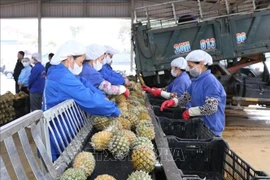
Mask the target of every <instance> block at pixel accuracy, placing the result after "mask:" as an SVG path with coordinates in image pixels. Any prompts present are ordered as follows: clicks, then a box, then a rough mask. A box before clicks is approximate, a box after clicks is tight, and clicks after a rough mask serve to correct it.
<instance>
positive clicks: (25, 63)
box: [22, 62, 30, 67]
mask: <svg viewBox="0 0 270 180" xmlns="http://www.w3.org/2000/svg"><path fill="white" fill-rule="evenodd" d="M22 64H23V67H26V66H29V65H30V62H22Z"/></svg>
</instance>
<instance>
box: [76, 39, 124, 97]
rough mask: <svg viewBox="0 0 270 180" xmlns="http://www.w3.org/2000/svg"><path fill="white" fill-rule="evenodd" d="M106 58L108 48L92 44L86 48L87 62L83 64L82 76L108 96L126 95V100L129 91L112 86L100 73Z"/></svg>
mask: <svg viewBox="0 0 270 180" xmlns="http://www.w3.org/2000/svg"><path fill="white" fill-rule="evenodd" d="M105 57H106V48H105V47H104V46H101V45H98V44H92V45H89V46H87V47H86V58H85V59H86V60H85V61H84V64H83V69H82V72H81V73H80V76H81V77H83V78H85V79H87V80H88V81H89V82H91V83H92V84H93V85H94V87H96V88H98V89H99V90H101V91H104V92H105V93H106V94H108V95H119V94H124V95H125V96H126V98H128V97H129V90H128V89H127V88H126V87H125V86H123V85H119V86H115V85H112V84H111V83H110V82H109V81H106V80H105V79H104V78H103V76H102V75H101V74H100V73H99V72H98V71H99V70H101V68H102V61H103V60H104V58H105Z"/></svg>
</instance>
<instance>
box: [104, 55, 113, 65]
mask: <svg viewBox="0 0 270 180" xmlns="http://www.w3.org/2000/svg"><path fill="white" fill-rule="evenodd" d="M111 62H112V59H111V58H110V56H106V57H105V58H104V59H103V64H110V63H111Z"/></svg>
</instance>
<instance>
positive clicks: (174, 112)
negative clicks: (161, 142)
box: [152, 105, 186, 119]
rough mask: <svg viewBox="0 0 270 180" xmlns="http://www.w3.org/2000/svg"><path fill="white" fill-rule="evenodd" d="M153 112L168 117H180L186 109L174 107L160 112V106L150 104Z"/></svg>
mask: <svg viewBox="0 0 270 180" xmlns="http://www.w3.org/2000/svg"><path fill="white" fill-rule="evenodd" d="M152 107H153V110H154V113H155V115H156V116H163V117H167V118H170V119H181V118H182V114H183V112H184V111H185V110H186V109H183V108H179V107H175V108H167V109H164V110H163V111H162V112H161V111H160V106H157V105H152Z"/></svg>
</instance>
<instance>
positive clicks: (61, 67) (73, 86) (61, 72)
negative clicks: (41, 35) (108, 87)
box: [43, 41, 120, 161]
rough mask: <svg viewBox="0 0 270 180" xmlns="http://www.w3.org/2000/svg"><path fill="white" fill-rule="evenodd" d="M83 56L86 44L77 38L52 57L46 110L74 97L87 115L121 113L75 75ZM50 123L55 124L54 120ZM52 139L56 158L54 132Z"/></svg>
mask: <svg viewBox="0 0 270 180" xmlns="http://www.w3.org/2000/svg"><path fill="white" fill-rule="evenodd" d="M84 59H85V47H84V46H83V45H81V44H80V43H78V42H76V41H67V42H66V43H64V44H63V45H62V46H61V47H60V48H59V49H58V51H57V52H56V54H55V55H54V56H53V58H52V60H51V64H52V65H54V66H51V67H50V68H49V70H48V74H47V79H46V83H45V89H44V94H43V110H44V111H46V110H48V109H50V108H52V107H53V106H55V105H57V104H59V103H61V102H63V101H65V100H67V99H73V100H74V101H75V102H76V103H77V104H78V105H79V106H80V107H81V108H82V109H83V110H84V111H85V112H87V113H88V114H91V115H100V116H113V117H117V116H119V115H120V111H119V109H118V107H117V106H116V104H115V103H114V102H111V101H108V100H106V97H105V95H104V94H103V93H101V92H100V91H99V90H97V89H96V88H95V87H93V86H92V85H91V84H90V83H88V84H87V81H83V79H81V78H78V77H76V76H75V75H78V74H79V73H80V72H81V71H82V62H83V61H84ZM55 123H56V126H57V127H59V124H57V123H58V121H55ZM51 126H52V127H54V126H53V124H52V123H51ZM68 128H72V127H68ZM58 129H59V128H58ZM54 131H55V129H54ZM60 134H61V136H62V137H63V136H64V135H63V134H67V130H66V129H65V130H64V132H62V133H60ZM73 136H74V134H73ZM56 138H57V141H58V142H59V145H60V146H61V143H60V137H59V136H57V137H56ZM69 141H70V139H69ZM50 142H51V151H52V160H53V161H55V160H56V159H57V157H58V156H59V155H60V152H59V151H58V148H57V145H56V143H55V140H54V138H53V136H52V133H51V131H50ZM65 146H67V144H65ZM61 149H62V150H63V149H64V147H63V146H61Z"/></svg>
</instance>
